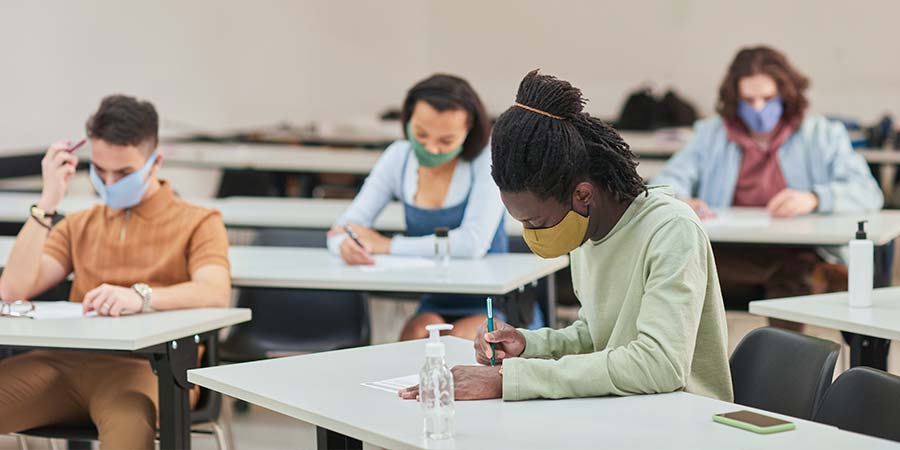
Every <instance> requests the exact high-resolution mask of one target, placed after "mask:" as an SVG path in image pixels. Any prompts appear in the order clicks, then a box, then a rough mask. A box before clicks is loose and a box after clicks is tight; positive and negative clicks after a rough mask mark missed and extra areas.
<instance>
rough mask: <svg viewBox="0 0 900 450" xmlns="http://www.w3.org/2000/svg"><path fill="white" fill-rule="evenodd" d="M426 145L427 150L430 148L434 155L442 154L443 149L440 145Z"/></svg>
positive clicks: (429, 150) (429, 151)
mask: <svg viewBox="0 0 900 450" xmlns="http://www.w3.org/2000/svg"><path fill="white" fill-rule="evenodd" d="M424 146H425V150H428V153H431V154H432V155H440V154H441V149H440V148H438V146H437V145H435V144H434V143H428V144H424Z"/></svg>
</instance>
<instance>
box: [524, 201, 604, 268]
mask: <svg viewBox="0 0 900 450" xmlns="http://www.w3.org/2000/svg"><path fill="white" fill-rule="evenodd" d="M587 228H588V217H585V216H582V215H581V214H578V213H577V212H575V211H569V213H568V214H566V217H563V220H560V221H559V223H558V224H556V225H553V226H552V227H550V228H540V229H529V228H522V238H524V239H525V243H526V244H528V248H530V249H531V251H532V252H534V254H535V255H538V256H540V257H541V258H556V257H557V256H562V255H565V254H567V253H569V252H571V251H572V250H575V249H576V248H578V247H580V246H581V244H582V243H583V242H584V235H585V233H586V232H587Z"/></svg>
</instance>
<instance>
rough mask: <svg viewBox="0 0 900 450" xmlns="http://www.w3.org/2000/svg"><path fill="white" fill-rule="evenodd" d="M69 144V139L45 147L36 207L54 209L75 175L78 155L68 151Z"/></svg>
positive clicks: (70, 144) (46, 209)
mask: <svg viewBox="0 0 900 450" xmlns="http://www.w3.org/2000/svg"><path fill="white" fill-rule="evenodd" d="M71 146H72V142H70V141H58V142H55V143H54V144H53V145H51V146H50V148H49V149H47V153H46V154H45V155H44V159H42V160H41V176H42V178H43V181H44V186H43V190H42V191H41V199H40V201H38V204H37V205H38V208H41V209H43V210H45V211H56V209H57V207H59V204H60V202H62V199H63V197H65V195H66V191H67V190H68V189H69V183H70V182H71V181H72V177H73V176H75V168H76V167H77V166H78V157H77V156H75V155H73V154H71V153H69V149H70V148H71Z"/></svg>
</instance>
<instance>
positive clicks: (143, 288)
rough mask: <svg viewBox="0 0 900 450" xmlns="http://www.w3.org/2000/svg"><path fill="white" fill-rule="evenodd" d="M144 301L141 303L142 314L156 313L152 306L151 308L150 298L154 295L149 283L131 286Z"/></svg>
mask: <svg viewBox="0 0 900 450" xmlns="http://www.w3.org/2000/svg"><path fill="white" fill-rule="evenodd" d="M131 288H132V289H134V291H135V292H137V293H138V295H140V296H141V298H143V299H144V301H143V302H142V303H141V312H142V313H148V312H153V311H155V310H154V309H153V307H152V306H150V296H151V295H152V294H153V289H150V286H149V285H147V283H135V284H133V285H132V286H131Z"/></svg>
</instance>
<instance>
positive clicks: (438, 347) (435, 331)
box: [425, 323, 453, 358]
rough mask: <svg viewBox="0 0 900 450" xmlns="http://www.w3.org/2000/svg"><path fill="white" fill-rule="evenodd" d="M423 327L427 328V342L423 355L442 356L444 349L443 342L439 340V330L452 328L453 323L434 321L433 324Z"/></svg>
mask: <svg viewBox="0 0 900 450" xmlns="http://www.w3.org/2000/svg"><path fill="white" fill-rule="evenodd" d="M425 329H426V330H428V343H427V344H425V356H427V357H437V358H443V357H444V353H445V349H444V343H443V342H441V331H444V330H452V329H453V325H450V324H449V323H436V324H434V325H427V326H426V327H425Z"/></svg>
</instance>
